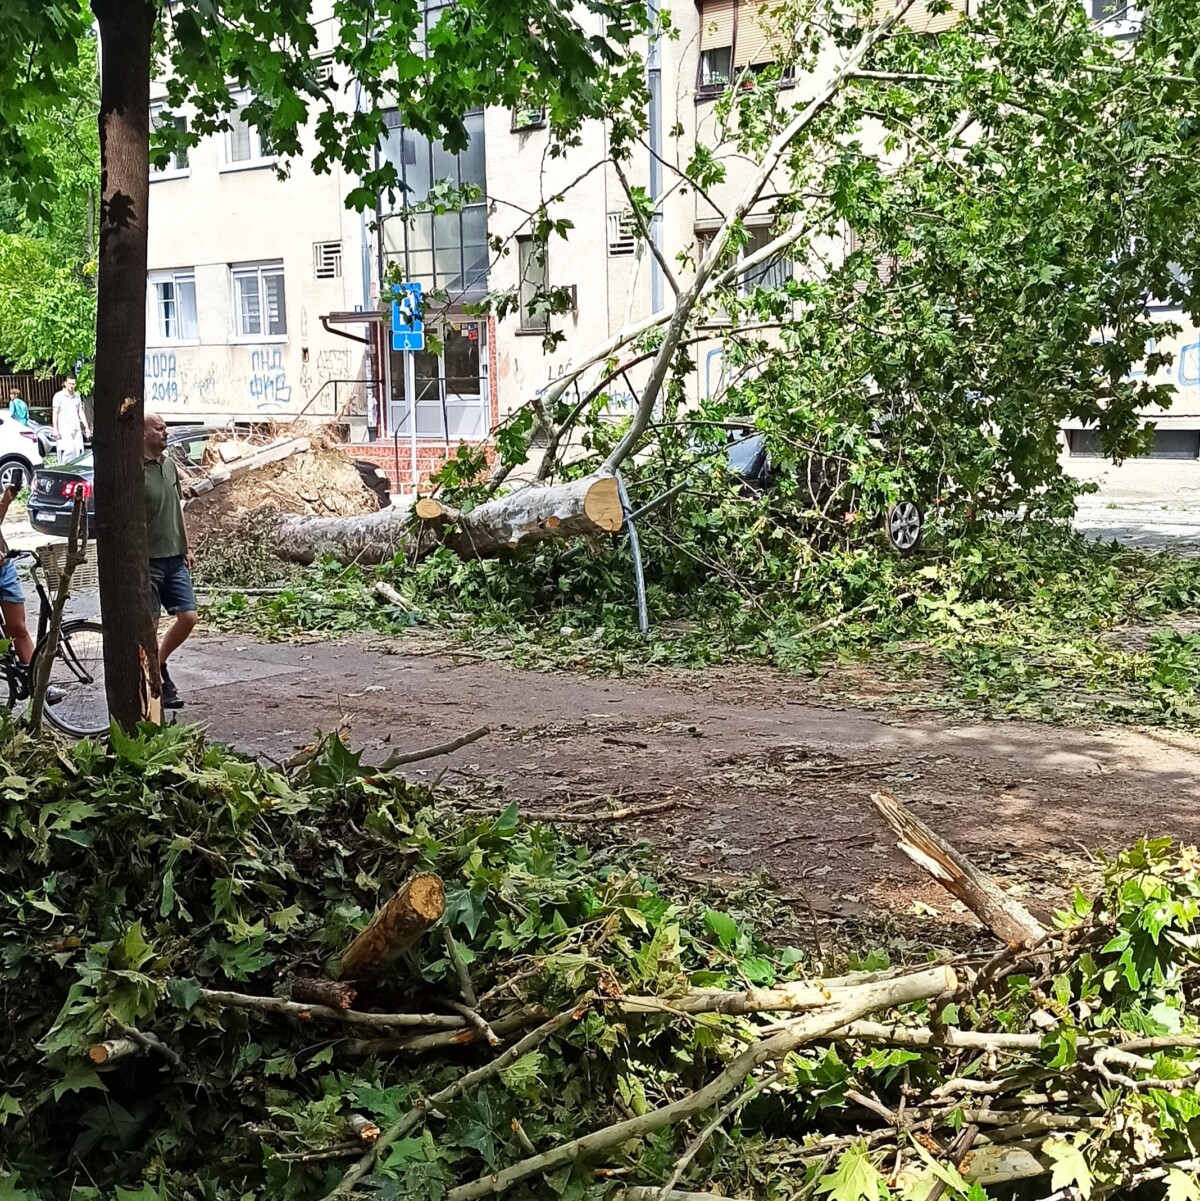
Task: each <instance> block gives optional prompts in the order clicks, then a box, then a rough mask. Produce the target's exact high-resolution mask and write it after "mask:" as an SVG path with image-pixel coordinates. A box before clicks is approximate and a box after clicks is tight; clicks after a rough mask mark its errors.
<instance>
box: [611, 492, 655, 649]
mask: <svg viewBox="0 0 1200 1201" xmlns="http://www.w3.org/2000/svg"><path fill="white" fill-rule="evenodd" d="M615 474H616V480H617V494H618V495H619V496H620V498H621V512H622V513H624V514H625V528H626V529H627V530H628V531H629V550H630V552H631V553H632V555H633V583H634V586H635V587H636V589H637V606H638V631H639V632H640V633H642V634H649V633H650V614H649V613H648V612H647V611H646V576H645V573H644V572H643V571H642V545H641V543H640V542H639V541H638V532H637V526H635V525H634V524H633V519H632V517H631V516H630V510H629V493H628V492H626V491H625V481H624V480H623V479H621V473H620V472H619V471H618V472H616V473H615Z"/></svg>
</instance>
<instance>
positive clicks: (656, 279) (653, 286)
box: [646, 0, 664, 313]
mask: <svg viewBox="0 0 1200 1201" xmlns="http://www.w3.org/2000/svg"><path fill="white" fill-rule="evenodd" d="M646 9H647V12H648V14H649V16H650V20H651V21H652V22H653V23H654V25H655V26H656V27H657V25H658V20H659V0H647V2H646ZM660 42H661V39H660V37H659V35H658V32H657V28H656V29H655V32H653V33H652V34H651V35H650V47H649V53H648V54H647V56H646V85H647V91H648V92H649V96H650V103H649V113H648V114H647V115H648V117H649V125H650V129H649V131H648V132H649V143H650V201H651V203H652V204H653V205H654V211H653V213H652V214H651V216H650V240H651V241H652V242H653V243H654V245H655V247H656V248H657V249H658V250H659V252H660V253H661V251H662V213H661V212H659V200H660V199H661V197H662V162H661V156H662V54H661V46H660ZM663 303H664V300H663V273H662V268H661V267H660V266H659V265H658V255H651V256H650V311H651V312H652V313H657V312H659V311H660V310H661V309H662V307H663Z"/></svg>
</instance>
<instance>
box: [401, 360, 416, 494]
mask: <svg viewBox="0 0 1200 1201" xmlns="http://www.w3.org/2000/svg"><path fill="white" fill-rule="evenodd" d="M404 391H405V394H406V395H407V397H408V420H409V422H410V425H409V431H408V444H409V450H410V452H411V460H412V462H411V466H412V486H413V491H414V492H415V491H416V490H417V484H418V482H419V477H418V475H417V371H416V362H415V356H414V354H413V352H412V351H411V350H406V351H405V352H404Z"/></svg>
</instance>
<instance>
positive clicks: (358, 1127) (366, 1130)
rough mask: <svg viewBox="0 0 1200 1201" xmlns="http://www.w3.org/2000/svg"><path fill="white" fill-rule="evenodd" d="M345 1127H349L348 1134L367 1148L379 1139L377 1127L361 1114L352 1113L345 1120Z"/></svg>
mask: <svg viewBox="0 0 1200 1201" xmlns="http://www.w3.org/2000/svg"><path fill="white" fill-rule="evenodd" d="M346 1125H347V1126H349V1127H350V1133H351V1134H352V1135H354V1137H355V1138H356V1139H358V1141H359V1142H360V1143H363V1144H365V1145H366V1146H368V1147H369V1146H370V1145H371V1144H372V1143H374V1142H376V1141H377V1140H378V1138H379V1135H380V1129H379V1127H378V1126H377V1125H376V1124H375V1123H374V1122H372V1121H371V1119H370V1118H367V1117H363V1115H362V1114H361V1113H352V1114H351V1115H350V1116H349V1117H348V1118H347V1119H346Z"/></svg>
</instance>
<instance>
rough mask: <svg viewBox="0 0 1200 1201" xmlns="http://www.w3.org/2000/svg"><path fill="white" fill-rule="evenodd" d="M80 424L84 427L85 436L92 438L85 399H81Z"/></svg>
mask: <svg viewBox="0 0 1200 1201" xmlns="http://www.w3.org/2000/svg"><path fill="white" fill-rule="evenodd" d="M79 424H80V425H81V426H82V427H83V436H84V437H85V438H90V437H91V436H92V427H91V425H90V424H89V422H88V419H87V406H86V405H85V404H84V403H83V397H80V398H79Z"/></svg>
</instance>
